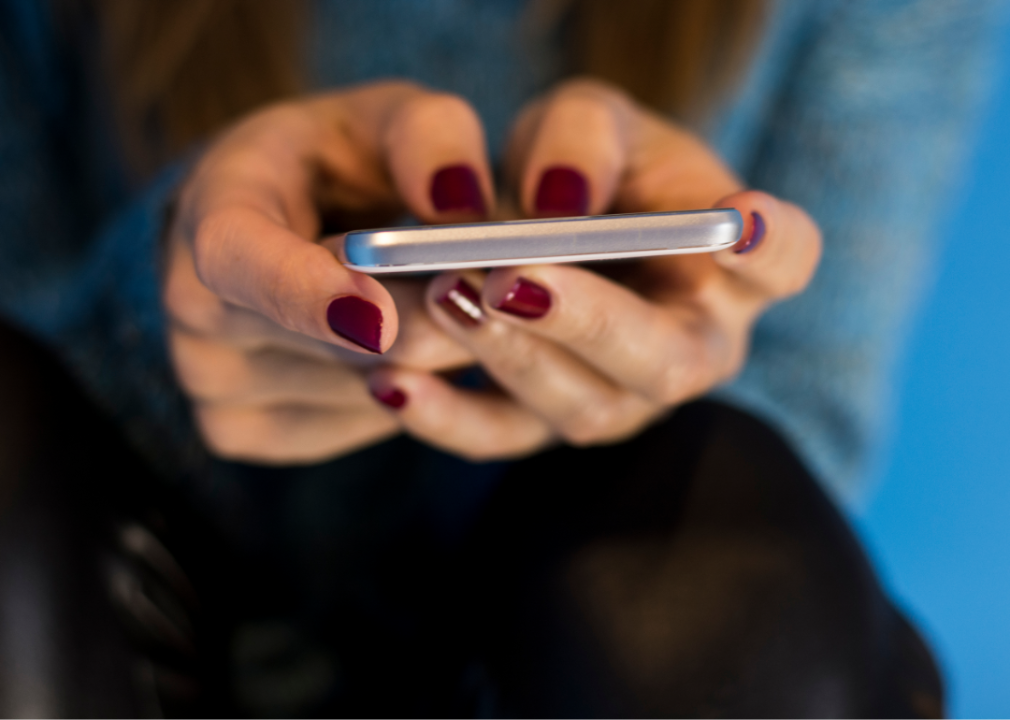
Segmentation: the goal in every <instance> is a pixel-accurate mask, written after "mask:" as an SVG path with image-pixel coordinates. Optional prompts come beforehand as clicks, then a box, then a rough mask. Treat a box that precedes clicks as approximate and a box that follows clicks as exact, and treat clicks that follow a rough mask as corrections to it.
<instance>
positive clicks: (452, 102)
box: [395, 93, 479, 134]
mask: <svg viewBox="0 0 1010 720" xmlns="http://www.w3.org/2000/svg"><path fill="white" fill-rule="evenodd" d="M460 123H470V124H473V125H475V126H476V125H478V124H479V120H478V119H477V112H476V111H475V110H474V109H473V107H471V105H470V103H468V102H467V101H466V100H464V99H463V98H462V97H460V96H458V95H453V94H451V93H422V94H419V95H417V96H416V97H413V98H411V99H410V100H408V101H406V102H405V103H404V105H403V107H402V108H401V109H400V111H399V113H398V114H397V118H396V121H395V125H396V129H397V130H399V131H401V132H407V133H410V134H413V131H415V130H427V129H429V128H432V127H436V128H438V127H441V128H454V127H458V126H459V124H460Z"/></svg>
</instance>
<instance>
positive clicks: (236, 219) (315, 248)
mask: <svg viewBox="0 0 1010 720" xmlns="http://www.w3.org/2000/svg"><path fill="white" fill-rule="evenodd" d="M433 97H434V99H432V98H433ZM440 113H443V114H445V115H446V116H447V118H448V120H446V121H444V122H443V121H441V120H439V117H440ZM459 118H462V119H459ZM427 133H433V137H432V138H430V140H431V141H430V142H427V140H428V139H429V138H427V136H426V134H427ZM461 158H462V160H461ZM463 160H465V161H466V162H464V163H463V164H460V162H463ZM457 161H460V162H457ZM446 163H455V164H453V165H451V166H450V167H446V165H445V164H446ZM467 163H469V164H467ZM390 175H391V176H392V178H393V181H394V183H395V184H396V185H397V187H398V188H399V189H400V191H401V193H402V194H403V195H404V197H405V198H406V200H407V203H408V205H410V207H411V209H412V210H414V211H415V213H417V214H418V215H420V216H421V217H424V218H428V219H430V218H434V217H438V216H440V215H441V216H442V217H443V218H448V219H455V218H461V217H464V216H466V217H473V216H474V215H475V214H474V213H473V212H471V210H474V209H475V208H476V206H477V205H478V204H480V203H483V202H484V200H483V198H485V196H486V197H491V196H492V194H493V193H492V192H491V191H490V173H489V171H488V168H487V162H486V159H484V152H483V138H482V134H481V131H480V125H479V122H477V121H476V117H475V115H473V113H472V111H468V106H466V104H465V103H463V102H462V101H461V100H458V99H452V98H451V97H450V96H432V94H431V93H427V92H425V91H423V90H422V89H420V88H419V87H417V86H412V85H409V84H403V83H400V84H396V83H391V84H388V85H386V86H381V85H380V86H376V87H371V88H368V89H363V90H359V91H356V92H351V93H347V94H345V95H342V96H328V97H325V98H322V99H319V100H317V101H315V102H312V103H308V104H307V105H306V108H305V109H302V110H301V111H299V110H298V109H297V108H295V109H294V110H293V109H292V108H291V107H287V106H282V107H281V108H279V109H273V110H269V111H266V112H264V113H261V114H260V115H258V116H255V117H254V118H252V119H250V120H249V121H247V122H246V123H243V124H242V125H241V126H239V127H238V128H237V129H236V130H235V131H234V132H232V133H231V134H230V135H229V136H228V137H227V138H226V139H225V140H224V141H222V142H221V143H219V144H218V145H217V146H215V148H214V149H213V150H212V151H211V152H210V153H208V156H207V157H205V158H204V160H203V161H202V162H201V164H200V165H199V166H198V168H197V170H196V171H195V173H194V177H193V179H192V181H191V182H190V183H187V186H186V189H185V190H184V192H183V195H182V198H181V201H180V207H181V208H183V209H184V212H182V214H181V215H182V216H181V218H180V222H179V224H178V227H179V228H180V230H181V232H182V233H183V235H184V236H186V237H187V238H188V239H190V240H191V244H192V248H193V259H194V263H195V267H196V272H197V275H198V277H199V278H200V281H201V282H202V283H203V284H204V285H205V286H207V288H208V289H210V290H211V291H212V292H214V293H215V294H217V295H218V296H219V297H221V298H222V299H224V300H226V301H228V302H231V303H234V304H237V305H240V306H242V307H246V308H249V309H252V310H255V311H257V312H260V313H261V314H263V315H265V316H266V317H268V318H270V319H271V320H273V321H275V322H277V323H278V324H280V325H281V326H283V327H285V328H288V329H289V330H293V331H295V332H300V333H304V334H306V335H309V336H310V337H315V338H317V339H320V340H323V341H326V342H332V343H335V344H337V345H343V346H345V347H350V348H353V349H358V348H360V349H364V350H367V351H370V352H375V353H381V352H383V351H385V350H386V349H388V348H389V347H390V345H391V344H392V342H393V339H394V338H395V336H396V331H397V317H396V313H395V308H394V306H393V303H392V300H391V298H390V297H389V294H388V293H387V292H386V291H385V290H384V289H383V288H382V287H381V285H380V284H379V283H378V282H377V281H375V280H374V279H372V278H369V277H367V276H363V275H359V274H352V273H350V272H349V271H347V270H346V269H345V268H344V267H343V266H342V265H341V264H340V263H339V262H338V261H337V260H336V258H334V257H333V256H332V254H331V253H330V252H328V251H327V250H326V249H324V248H323V247H321V246H319V245H317V244H315V243H314V242H312V241H314V240H315V239H316V238H315V235H316V232H317V231H318V227H319V221H318V215H319V212H318V210H317V208H316V202H317V200H318V198H319V197H321V196H326V197H329V198H331V199H332V198H333V197H337V196H345V197H346V196H354V195H355V193H357V195H358V196H364V197H371V198H373V199H374V200H376V201H377V202H380V203H381V202H388V193H387V196H384V194H383V193H384V190H383V187H382V185H383V182H384V181H383V178H384V177H388V176H390ZM482 178H483V180H482ZM422 185H423V186H424V187H425V190H424V191H423V192H422V190H421V189H420V188H421V186H422ZM482 185H483V187H482ZM474 187H476V188H477V190H476V192H474ZM475 198H476V199H475ZM359 201H360V199H359ZM467 203H469V205H467ZM485 205H486V203H485ZM439 211H441V212H439Z"/></svg>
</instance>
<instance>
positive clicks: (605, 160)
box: [508, 82, 632, 217]
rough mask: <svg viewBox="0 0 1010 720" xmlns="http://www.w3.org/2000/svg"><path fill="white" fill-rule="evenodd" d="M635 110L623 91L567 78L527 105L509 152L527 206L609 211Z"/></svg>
mask: <svg viewBox="0 0 1010 720" xmlns="http://www.w3.org/2000/svg"><path fill="white" fill-rule="evenodd" d="M631 111H632V110H631V105H630V103H629V102H628V101H627V99H626V98H625V97H624V96H623V95H621V94H620V93H617V92H614V91H613V90H612V89H610V88H609V87H607V86H605V85H602V84H601V83H595V82H575V83H569V84H567V85H565V86H563V87H562V88H561V89H560V90H558V91H556V92H554V93H552V94H551V95H550V96H548V97H547V98H545V99H544V100H542V101H540V102H539V103H538V104H536V105H534V106H532V107H531V108H530V109H529V110H527V111H526V113H524V115H523V117H521V118H520V120H519V122H518V123H517V125H516V131H515V133H514V134H513V137H512V140H511V142H510V147H509V153H508V155H509V165H510V172H509V174H510V175H511V176H513V177H514V178H516V180H517V182H518V194H519V198H520V205H521V208H522V210H523V212H524V213H525V214H526V215H527V216H533V217H558V216H574V215H590V214H592V215H595V214H600V213H603V212H605V211H606V210H607V208H608V207H609V206H610V204H611V202H612V199H613V196H614V193H615V191H616V188H617V184H618V181H619V180H620V177H621V174H622V172H623V170H624V168H625V165H626V164H627V152H628V140H629V138H628V115H629V113H630V112H631Z"/></svg>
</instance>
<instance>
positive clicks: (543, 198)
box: [533, 165, 590, 217]
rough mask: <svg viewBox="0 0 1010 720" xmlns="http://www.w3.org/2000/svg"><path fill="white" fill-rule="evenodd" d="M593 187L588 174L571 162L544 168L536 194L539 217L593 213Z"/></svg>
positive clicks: (535, 200) (535, 206)
mask: <svg viewBox="0 0 1010 720" xmlns="http://www.w3.org/2000/svg"><path fill="white" fill-rule="evenodd" d="M589 197H590V187H589V180H588V178H587V177H586V174H585V173H584V172H583V171H581V170H579V169H578V168H576V167H573V166H571V165H552V166H550V167H547V168H544V170H543V171H542V172H541V174H540V180H539V181H538V183H537V189H536V194H535V195H534V198H533V213H534V214H535V215H536V216H537V217H577V216H581V215H586V214H588V213H589Z"/></svg>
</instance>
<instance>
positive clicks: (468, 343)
mask: <svg viewBox="0 0 1010 720" xmlns="http://www.w3.org/2000/svg"><path fill="white" fill-rule="evenodd" d="M508 167H509V171H510V172H509V173H508V176H509V177H510V178H511V187H512V189H513V191H514V192H515V194H516V196H517V197H518V202H519V206H520V207H521V208H522V210H523V212H524V214H525V215H527V216H547V215H580V214H599V213H603V212H607V211H611V210H612V211H616V212H648V211H662V210H687V209H697V208H706V207H713V206H715V207H733V208H736V209H737V210H739V211H740V213H741V215H742V216H743V218H744V223H745V228H744V233H743V239H742V240H741V242H740V243H739V244H738V245H737V246H736V247H735V248H733V249H729V250H723V251H721V252H717V253H714V254H703V255H684V256H669V257H664V258H654V259H649V260H645V261H641V262H638V263H634V264H631V265H614V266H610V267H607V266H597V267H602V270H601V271H600V272H593V271H591V270H589V269H586V268H582V267H577V266H573V265H533V266H527V267H519V268H503V269H498V270H495V271H493V272H490V273H488V274H487V275H482V274H480V273H469V272H468V273H448V274H445V275H442V276H440V277H438V278H436V279H435V280H434V281H432V283H431V285H430V287H429V288H428V294H427V302H428V309H429V312H430V313H431V316H432V318H434V320H435V321H436V322H437V323H438V324H439V325H440V326H441V327H442V328H443V329H444V330H445V332H446V333H447V334H449V335H451V336H452V337H453V338H455V339H456V340H457V341H458V342H459V343H460V344H461V345H463V346H464V347H466V348H467V349H468V350H469V351H470V352H471V353H472V354H473V355H474V356H475V357H476V358H477V359H478V361H479V362H480V364H481V365H482V366H483V367H484V368H485V369H486V371H487V372H488V373H489V374H490V376H491V377H492V378H493V379H494V380H495V382H496V383H497V384H498V385H499V386H500V388H501V389H502V390H503V391H504V392H498V391H488V392H473V391H467V390H462V389H459V388H456V387H453V386H452V385H450V384H448V383H446V382H445V381H444V380H443V379H441V378H440V377H438V376H437V375H435V374H432V373H429V372H425V371H423V370H417V369H408V368H394V367H384V368H381V369H378V370H376V371H374V372H373V373H372V375H371V377H370V383H371V386H372V389H373V392H375V393H376V394H377V396H379V397H389V398H395V399H396V400H397V402H398V404H399V405H400V407H399V409H398V411H397V415H398V417H399V419H400V421H401V422H402V423H403V426H404V427H405V428H406V429H407V430H408V431H409V432H410V433H412V434H413V435H415V436H417V437H419V438H422V439H424V440H426V441H427V442H429V443H431V444H434V445H437V446H440V447H442V448H444V449H446V450H449V451H451V452H454V453H458V454H460V455H463V456H466V457H469V458H472V459H491V458H504V457H515V456H520V455H524V454H528V453H530V452H533V451H535V450H537V449H539V448H542V447H544V446H545V445H548V444H550V443H552V442H556V441H557V440H559V439H560V440H564V441H566V442H569V443H572V444H575V445H587V444H596V443H608V442H615V441H619V440H622V439H624V438H627V437H629V436H631V435H634V434H635V433H637V432H639V431H640V430H641V429H642V428H643V427H645V426H646V425H648V424H649V423H651V422H654V421H655V420H656V419H657V418H658V417H660V416H661V415H662V414H664V413H666V412H668V411H669V409H670V408H672V407H674V406H676V405H678V404H680V403H683V402H684V401H686V400H688V399H690V398H693V397H697V396H699V395H701V394H703V393H705V392H707V391H709V390H711V389H712V388H714V387H715V386H717V385H718V384H719V383H722V382H724V381H726V380H728V379H729V378H731V377H733V376H734V375H735V374H736V373H737V372H738V371H739V370H740V368H741V367H742V366H743V363H744V361H745V358H746V355H747V346H748V340H749V336H750V330H751V327H752V326H753V324H754V322H755V320H756V319H757V318H758V317H759V316H760V314H761V313H762V312H763V311H764V309H765V308H767V307H768V305H769V304H771V303H772V302H774V301H776V300H779V299H781V298H785V297H788V296H790V295H793V294H795V293H798V292H799V291H801V290H802V289H803V288H804V287H805V286H806V284H807V283H808V282H809V280H810V278H811V277H812V275H813V273H814V269H815V267H816V265H817V261H818V259H819V256H820V233H819V231H818V229H817V227H816V225H815V224H814V222H813V221H812V220H811V219H810V218H809V216H807V214H806V213H804V212H803V211H802V210H801V209H800V208H798V207H796V206H794V205H791V204H790V203H787V202H783V201H781V200H777V199H775V198H774V197H771V196H770V195H767V194H764V193H761V192H756V191H746V190H744V189H743V188H742V185H741V183H740V181H739V180H738V179H737V178H736V177H734V175H733V174H732V173H731V172H730V171H729V170H728V169H727V168H726V167H725V166H724V165H723V164H722V163H721V162H720V160H719V159H718V158H717V157H716V156H715V155H714V153H713V152H712V151H711V150H709V149H708V148H707V147H706V146H705V145H704V144H703V143H702V142H701V141H700V140H698V139H697V138H696V137H694V136H693V135H691V134H690V133H688V132H686V131H685V130H683V129H681V128H679V127H677V126H676V125H673V124H671V123H669V122H667V121H666V120H664V119H662V118H660V117H658V116H656V115H654V114H652V113H650V112H648V111H646V110H644V109H642V108H640V107H638V106H636V105H635V104H634V103H633V102H632V101H631V100H630V99H629V98H627V97H626V96H624V95H623V94H621V93H620V92H618V91H617V90H615V89H613V88H610V87H608V86H606V85H602V84H599V83H595V82H590V81H580V82H574V83H570V84H568V85H565V86H563V87H562V88H561V89H559V90H558V91H556V92H554V93H553V94H551V95H550V96H549V97H547V98H546V99H544V100H542V101H540V102H538V103H536V104H534V105H533V106H531V107H530V108H529V109H528V110H527V111H525V112H524V114H523V115H522V116H521V118H520V120H519V122H518V123H517V126H516V130H515V133H514V136H513V142H512V144H511V148H510V152H509V157H508ZM601 272H606V273H607V274H608V275H610V277H605V276H604V275H602V274H600V273H601Z"/></svg>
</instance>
